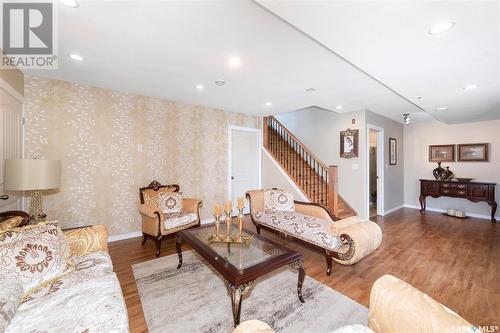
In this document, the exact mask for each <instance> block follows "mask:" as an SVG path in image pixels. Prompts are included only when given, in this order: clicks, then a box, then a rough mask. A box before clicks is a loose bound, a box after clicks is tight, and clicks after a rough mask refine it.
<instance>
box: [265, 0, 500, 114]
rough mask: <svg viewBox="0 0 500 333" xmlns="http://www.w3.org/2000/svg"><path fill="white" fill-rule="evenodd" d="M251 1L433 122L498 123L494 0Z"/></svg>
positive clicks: (499, 55) (499, 57) (498, 30)
mask: <svg viewBox="0 0 500 333" xmlns="http://www.w3.org/2000/svg"><path fill="white" fill-rule="evenodd" d="M257 1H258V2H259V3H260V4H262V5H263V6H265V7H266V8H268V9H269V10H270V11H272V12H273V13H275V14H276V15H278V16H280V17H281V18H283V19H284V20H286V21H288V22H289V23H291V24H293V25H294V26H295V27H297V28H298V29H300V30H302V31H304V32H305V33H307V34H309V35H310V36H311V37H313V38H314V39H316V40H317V41H319V42H320V43H322V44H323V45H325V46H327V47H328V48H330V49H331V50H333V51H334V52H336V53H337V54H339V55H340V56H342V57H344V58H346V59H347V60H348V61H349V62H351V63H353V64H355V65H356V66H358V67H359V68H361V69H362V70H364V71H366V72H367V73H369V74H370V75H373V76H374V77H376V78H377V79H379V80H380V81H382V82H383V83H385V84H386V85H388V86H389V87H391V88H392V89H394V90H395V91H397V92H398V93H400V94H401V95H403V96H404V97H406V98H407V99H409V100H411V101H412V102H413V103H415V104H417V105H418V106H420V107H421V108H422V109H425V110H426V111H428V112H429V113H430V114H432V115H433V116H434V117H435V118H437V119H439V120H442V121H444V122H446V123H460V122H469V121H479V120H489V119H498V118H500V67H499V61H500V52H499V51H500V45H499V43H500V19H499V13H500V8H499V1H311V2H306V1H267V0H257ZM443 21H451V22H455V23H456V26H455V27H454V28H453V29H452V30H450V31H448V32H445V33H443V34H440V35H430V34H428V33H427V32H428V30H429V29H430V28H431V27H432V26H434V25H435V24H436V23H439V22H443ZM469 84H478V85H479V88H478V89H476V90H472V91H465V90H464V89H463V88H464V87H465V86H467V85H469ZM417 96H422V98H421V99H418V98H417ZM438 107H448V110H446V111H435V109H436V108H438Z"/></svg>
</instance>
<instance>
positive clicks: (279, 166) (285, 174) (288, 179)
mask: <svg viewBox="0 0 500 333" xmlns="http://www.w3.org/2000/svg"><path fill="white" fill-rule="evenodd" d="M262 151H263V152H264V154H266V156H267V157H268V158H269V159H270V160H271V162H272V163H273V164H274V166H275V167H276V168H277V169H278V170H279V172H280V173H281V174H282V175H283V177H285V179H286V180H287V181H288V183H289V184H290V186H291V187H293V189H294V190H295V191H296V192H297V193H298V194H299V195H300V199H301V200H302V201H305V202H309V199H308V198H307V197H306V195H305V194H304V192H302V190H301V189H300V188H299V187H298V186H297V184H295V182H294V181H293V180H292V179H291V178H290V176H289V175H288V174H287V173H286V171H285V170H283V168H282V167H281V165H280V164H279V163H278V162H277V161H276V160H275V159H274V157H273V156H272V155H271V154H270V153H269V152H268V151H267V149H266V148H264V147H262Z"/></svg>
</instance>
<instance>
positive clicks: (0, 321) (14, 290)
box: [0, 276, 23, 332]
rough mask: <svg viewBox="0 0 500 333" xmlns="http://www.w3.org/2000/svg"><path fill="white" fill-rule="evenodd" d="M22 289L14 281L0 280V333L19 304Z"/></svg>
mask: <svg viewBox="0 0 500 333" xmlns="http://www.w3.org/2000/svg"><path fill="white" fill-rule="evenodd" d="M22 295H23V287H22V286H21V285H20V284H19V283H18V282H17V281H15V280H12V279H5V278H3V276H2V278H1V279H0V332H4V331H5V329H6V328H7V326H9V323H10V321H11V320H12V318H14V316H15V314H16V312H17V308H18V307H19V304H20V303H21V297H22Z"/></svg>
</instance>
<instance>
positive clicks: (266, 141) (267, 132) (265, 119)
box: [262, 117, 269, 149]
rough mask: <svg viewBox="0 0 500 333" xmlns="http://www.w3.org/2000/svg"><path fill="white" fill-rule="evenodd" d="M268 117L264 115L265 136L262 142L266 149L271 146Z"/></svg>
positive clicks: (263, 129) (263, 130) (263, 132)
mask: <svg viewBox="0 0 500 333" xmlns="http://www.w3.org/2000/svg"><path fill="white" fill-rule="evenodd" d="M267 119H268V117H264V118H263V121H262V135H263V136H264V137H263V140H262V143H263V145H264V148H266V149H267V148H269V127H268V125H267Z"/></svg>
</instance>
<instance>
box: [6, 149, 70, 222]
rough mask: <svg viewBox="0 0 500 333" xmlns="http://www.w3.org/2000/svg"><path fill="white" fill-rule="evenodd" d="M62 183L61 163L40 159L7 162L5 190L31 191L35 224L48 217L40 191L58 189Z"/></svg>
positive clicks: (32, 217)
mask: <svg viewBox="0 0 500 333" xmlns="http://www.w3.org/2000/svg"><path fill="white" fill-rule="evenodd" d="M60 183H61V161H56V160H41V159H40V160H39V159H15V160H14V159H13V160H9V159H7V160H5V178H4V189H5V190H7V191H31V200H30V206H29V214H30V216H31V219H32V222H33V223H38V222H40V221H43V220H44V219H45V217H46V216H47V215H46V214H45V213H44V212H43V208H42V195H41V193H40V191H42V190H50V189H55V188H58V187H59V185H60Z"/></svg>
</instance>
